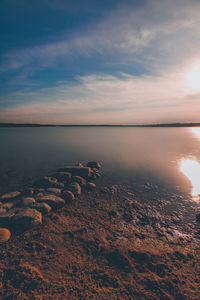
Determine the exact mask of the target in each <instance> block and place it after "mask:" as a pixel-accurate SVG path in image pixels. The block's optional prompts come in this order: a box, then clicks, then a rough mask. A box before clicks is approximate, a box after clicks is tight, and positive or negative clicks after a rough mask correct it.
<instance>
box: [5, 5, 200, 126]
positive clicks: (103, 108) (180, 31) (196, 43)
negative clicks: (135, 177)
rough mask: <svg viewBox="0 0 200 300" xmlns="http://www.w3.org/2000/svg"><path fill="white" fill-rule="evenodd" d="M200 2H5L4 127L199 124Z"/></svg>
mask: <svg viewBox="0 0 200 300" xmlns="http://www.w3.org/2000/svg"><path fill="white" fill-rule="evenodd" d="M199 16H200V1H199V0H123V1H121V0H84V1H83V0H34V1H33V0H28V1H27V0H1V1H0V41H1V42H0V122H15V123H41V124H150V123H171V122H200V68H199V71H196V73H195V72H194V71H193V70H195V69H198V68H197V67H198V66H199V65H200V51H199V49H200V18H199Z"/></svg>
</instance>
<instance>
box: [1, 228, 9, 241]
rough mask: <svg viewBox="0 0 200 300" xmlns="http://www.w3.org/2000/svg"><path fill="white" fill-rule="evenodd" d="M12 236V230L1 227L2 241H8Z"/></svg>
mask: <svg viewBox="0 0 200 300" xmlns="http://www.w3.org/2000/svg"><path fill="white" fill-rule="evenodd" d="M10 237H11V233H10V230H8V229H6V228H0V243H5V242H7V241H8V240H9V239H10Z"/></svg>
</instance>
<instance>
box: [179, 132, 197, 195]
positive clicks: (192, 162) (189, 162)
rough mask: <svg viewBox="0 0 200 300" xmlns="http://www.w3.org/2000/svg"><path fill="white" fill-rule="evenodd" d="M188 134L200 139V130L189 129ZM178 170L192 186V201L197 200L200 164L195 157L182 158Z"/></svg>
mask: <svg viewBox="0 0 200 300" xmlns="http://www.w3.org/2000/svg"><path fill="white" fill-rule="evenodd" d="M189 130H190V132H191V133H192V134H193V136H194V137H195V138H197V139H200V128H199V127H191V128H190V129H189ZM180 170H181V171H182V172H183V174H184V175H185V176H186V177H187V178H188V179H189V180H190V182H191V184H192V196H193V199H194V200H199V198H200V197H199V196H200V163H199V162H198V161H197V159H196V158H195V157H189V158H182V159H181V160H180Z"/></svg>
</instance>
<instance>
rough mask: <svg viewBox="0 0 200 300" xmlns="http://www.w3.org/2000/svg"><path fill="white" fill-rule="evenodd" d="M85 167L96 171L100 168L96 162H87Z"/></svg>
mask: <svg viewBox="0 0 200 300" xmlns="http://www.w3.org/2000/svg"><path fill="white" fill-rule="evenodd" d="M86 166H87V167H89V168H91V169H97V170H99V169H100V168H101V165H100V163H98V162H97V161H89V162H88V163H87V165H86Z"/></svg>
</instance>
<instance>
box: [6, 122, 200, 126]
mask: <svg viewBox="0 0 200 300" xmlns="http://www.w3.org/2000/svg"><path fill="white" fill-rule="evenodd" d="M198 126H200V123H163V124H142V125H120V124H118V125H109V124H92V125H89V124H88V125H81V124H67V125H56V124H32V123H0V127H198Z"/></svg>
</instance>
